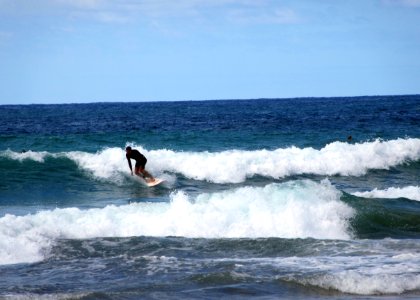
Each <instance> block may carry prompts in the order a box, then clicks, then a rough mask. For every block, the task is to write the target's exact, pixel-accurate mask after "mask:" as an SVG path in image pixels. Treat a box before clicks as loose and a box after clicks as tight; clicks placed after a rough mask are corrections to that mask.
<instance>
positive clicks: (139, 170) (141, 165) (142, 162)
mask: <svg viewBox="0 0 420 300" xmlns="http://www.w3.org/2000/svg"><path fill="white" fill-rule="evenodd" d="M125 153H126V155H125V157H126V158H127V160H128V166H129V167H130V170H131V175H133V167H132V166H131V159H134V160H135V161H136V165H135V167H134V173H135V174H136V175H137V176H140V177H143V178H144V180H146V182H147V183H151V182H154V181H155V178H154V177H153V176H152V174H150V173H149V172H147V171H146V169H145V167H146V163H147V159H146V157H145V156H144V155H143V154H141V153H140V152H139V151H138V150H136V149H131V147H130V146H128V147H127V148H125ZM140 174H141V175H140ZM146 178H148V179H146Z"/></svg>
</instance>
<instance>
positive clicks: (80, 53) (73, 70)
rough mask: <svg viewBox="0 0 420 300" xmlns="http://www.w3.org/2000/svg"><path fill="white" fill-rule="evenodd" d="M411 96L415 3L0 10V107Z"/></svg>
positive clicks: (206, 1) (418, 81) (95, 2)
mask: <svg viewBox="0 0 420 300" xmlns="http://www.w3.org/2000/svg"><path fill="white" fill-rule="evenodd" d="M390 94H392V95H395V94H420V0H372V1H369V0H348V1H345V0H300V1H296V0H295V1H282V0H278V1H274V0H271V1H270V0H178V1H176V0H137V1H136V0H112V1H111V0H55V1H53V0H36V1H28V0H0V104H11V103H17V104H18V103H19V104H20V103H22V104H26V103H69V102H98V101H163V100H206V99H250V98H288V97H329V96H360V95H390Z"/></svg>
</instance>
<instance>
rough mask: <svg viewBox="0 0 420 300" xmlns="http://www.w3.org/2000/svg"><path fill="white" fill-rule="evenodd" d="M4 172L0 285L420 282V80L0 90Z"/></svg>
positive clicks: (263, 292)
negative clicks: (21, 99)
mask: <svg viewBox="0 0 420 300" xmlns="http://www.w3.org/2000/svg"><path fill="white" fill-rule="evenodd" d="M126 146H131V147H133V148H135V149H138V150H139V151H140V152H141V153H143V154H144V155H145V156H146V157H147V159H148V162H147V165H146V169H147V170H148V171H149V172H151V173H152V174H153V175H154V176H156V177H159V178H163V179H165V182H164V183H162V184H161V185H159V186H156V187H153V188H149V187H147V186H146V185H145V184H144V183H142V182H141V179H140V178H138V177H136V176H131V174H130V170H129V167H128V164H127V160H126V158H125V150H124V149H125V147H126ZM0 172H1V181H0V299H215V298H217V299H218V298H223V299H248V298H256V299H278V298H285V299H287V298H294V299H387V300H388V299H418V298H420V184H419V182H420V180H419V179H420V96H419V95H412V96H375V97H345V98H339V97H335V98H299V99H255V100H218V101H210V100H209V101H175V102H139V103H118V102H116V103H91V104H61V105H1V106H0Z"/></svg>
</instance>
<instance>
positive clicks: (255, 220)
mask: <svg viewBox="0 0 420 300" xmlns="http://www.w3.org/2000/svg"><path fill="white" fill-rule="evenodd" d="M340 195H341V194H340V192H339V191H338V190H337V189H335V188H334V187H333V186H331V184H330V183H329V182H328V181H324V182H322V183H315V182H312V181H297V182H290V183H285V184H270V185H267V186H265V187H244V188H239V189H235V190H229V191H225V192H221V193H212V194H201V195H199V196H197V197H196V198H191V197H190V196H189V195H187V194H186V193H184V192H181V191H180V192H176V193H173V194H172V195H171V201H170V202H162V203H133V204H130V205H123V206H113V205H110V206H106V207H105V208H101V209H99V208H95V209H89V210H80V209H78V208H65V209H55V210H52V211H42V212H39V213H37V214H34V215H26V216H13V215H6V216H4V217H3V218H0V264H9V263H17V262H32V261H38V260H40V259H42V258H43V257H44V256H45V253H47V252H48V250H49V248H50V247H51V245H53V244H54V241H55V240H57V239H60V238H70V239H86V238H94V237H128V236H184V237H204V238H231V237H232V238H233V237H284V238H306V237H313V238H321V239H348V238H350V234H349V233H348V226H349V224H348V220H349V219H350V218H351V217H352V216H353V214H354V211H353V209H352V208H350V207H349V206H347V205H346V204H345V203H343V202H341V201H340V200H339V198H340Z"/></svg>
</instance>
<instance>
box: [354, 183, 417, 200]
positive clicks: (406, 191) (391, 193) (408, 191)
mask: <svg viewBox="0 0 420 300" xmlns="http://www.w3.org/2000/svg"><path fill="white" fill-rule="evenodd" d="M353 195H355V196H357V197H364V198H385V199H396V198H407V199H411V200H417V201H420V187H419V186H406V187H402V188H395V187H390V188H387V189H384V190H378V189H376V188H375V189H374V190H372V191H368V192H355V193H353Z"/></svg>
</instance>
